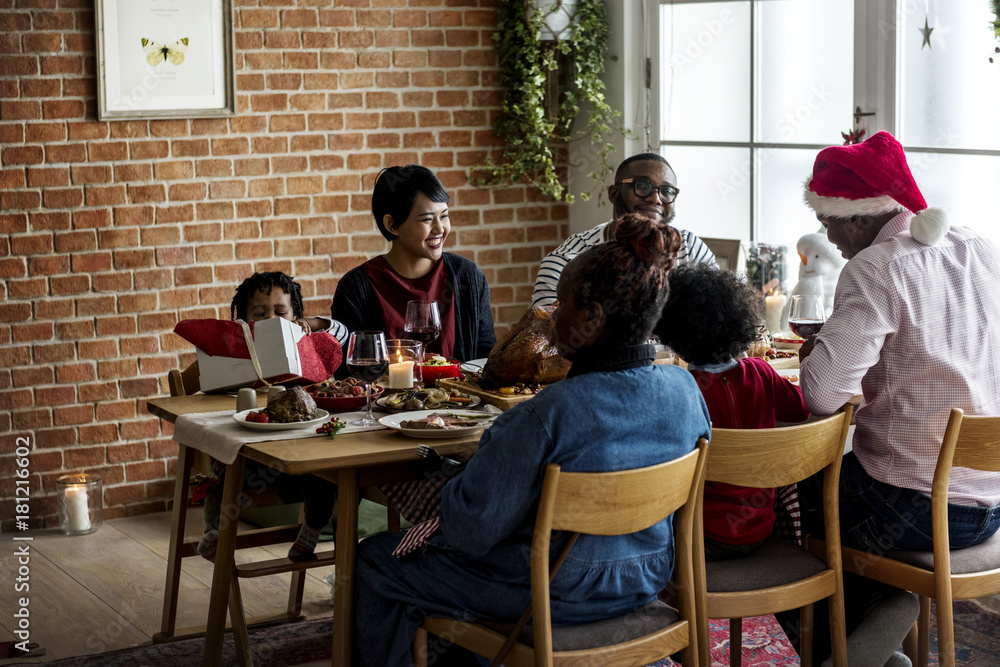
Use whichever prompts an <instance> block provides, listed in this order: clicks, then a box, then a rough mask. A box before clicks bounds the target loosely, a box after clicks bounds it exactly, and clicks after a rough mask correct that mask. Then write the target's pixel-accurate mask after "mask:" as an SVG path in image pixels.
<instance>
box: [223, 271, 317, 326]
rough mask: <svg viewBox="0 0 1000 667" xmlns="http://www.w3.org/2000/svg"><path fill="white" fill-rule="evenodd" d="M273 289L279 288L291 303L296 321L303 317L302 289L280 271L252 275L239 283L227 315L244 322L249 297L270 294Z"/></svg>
mask: <svg viewBox="0 0 1000 667" xmlns="http://www.w3.org/2000/svg"><path fill="white" fill-rule="evenodd" d="M275 287H280V288H281V289H282V290H284V291H285V294H287V295H288V297H289V298H290V299H291V302H292V315H294V316H295V318H296V319H298V318H300V317H302V316H303V313H305V309H304V308H303V307H302V287H301V286H300V285H299V284H298V283H297V282H295V280H294V279H292V277H291V276H286V275H285V274H284V273H282V272H281V271H265V272H264V273H254V274H253V275H252V276H250V277H249V278H247V279H246V280H244V281H243V282H242V283H240V286H239V287H237V288H236V296H234V297H233V302H232V304H230V306H229V315H230V317H232V319H234V320H243V321H246V320H247V319H248V318H247V305H248V304H249V303H250V297H252V296H253V295H254V294H256V293H257V292H265V293H267V294H270V293H271V290H272V289H274V288H275Z"/></svg>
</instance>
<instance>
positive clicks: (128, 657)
mask: <svg viewBox="0 0 1000 667" xmlns="http://www.w3.org/2000/svg"><path fill="white" fill-rule="evenodd" d="M332 623H333V621H332V619H330V618H323V619H317V620H314V621H303V622H301V623H293V624H290V625H279V626H272V627H268V628H260V629H255V630H251V631H250V645H251V647H252V650H253V659H254V664H255V665H259V666H261V667H286V666H292V665H303V664H306V663H309V662H316V661H321V660H329V659H330V648H331V647H330V633H331V632H332ZM935 627H936V620H935V619H934V618H933V614H932V619H931V628H932V634H931V659H930V663H931V664H932V665H936V664H937V662H938V660H937V637H936V635H935V634H934V632H933V628H935ZM709 629H710V635H711V651H712V664H713V665H728V664H729V624H728V622H727V621H724V620H713V621H711V623H710V628H709ZM955 632H956V638H955V639H956V644H957V650H956V655H955V659H956V662H957V663H958V664H960V665H983V666H985V665H998V664H1000V614H997V613H994V612H991V611H990V610H988V609H985V608H983V607H982V606H980V605H978V604H976V603H975V602H971V601H962V602H956V603H955ZM203 645H204V642H203V640H201V639H185V640H180V641H176V642H169V643H166V644H153V645H149V646H139V647H136V648H130V649H123V650H120V651H112V652H110V653H101V654H97V655H89V656H80V657H77V658H67V659H65V660H57V661H54V662H49V663H46V664H48V665H61V666H62V667H134V666H136V665H143V666H148V667H188V666H189V665H196V664H200V663H201V654H202V647H203ZM742 656H743V664H744V665H748V666H749V667H754V666H761V667H762V666H764V665H768V666H774V667H783V666H784V665H798V664H799V658H798V656H797V655H796V654H795V651H794V650H793V649H792V646H791V644H790V643H789V642H788V639H787V638H786V637H785V634H784V632H782V630H781V627H780V626H779V625H778V623H777V621H775V620H774V617H773V616H761V617H759V618H748V619H744V621H743V653H742ZM43 660H44V658H43ZM8 664H10V663H8ZM16 664H21V665H28V664H29V663H16ZM30 664H35V663H30ZM675 664H677V663H673V662H671V661H669V660H665V661H662V662H660V663H657V665H656V666H655V667H668V666H669V665H675ZM222 665H223V666H225V667H230V666H235V665H236V652H235V649H234V647H233V642H232V637H231V635H227V636H226V644H225V650H224V653H223V659H222ZM651 667H652V666H651Z"/></svg>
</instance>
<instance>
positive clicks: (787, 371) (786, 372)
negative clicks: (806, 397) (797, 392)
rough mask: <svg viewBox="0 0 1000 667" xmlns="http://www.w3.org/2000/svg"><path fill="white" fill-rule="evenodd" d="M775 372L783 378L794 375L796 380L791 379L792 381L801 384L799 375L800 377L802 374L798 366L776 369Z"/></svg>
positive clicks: (797, 384) (796, 384)
mask: <svg viewBox="0 0 1000 667" xmlns="http://www.w3.org/2000/svg"><path fill="white" fill-rule="evenodd" d="M775 373H777V374H778V375H780V376H781V377H783V378H792V377H794V378H795V380H791V383H792V384H794V385H795V386H796V387H797V386H799V377H800V375H799V369H798V368H788V369H784V370H780V371H775Z"/></svg>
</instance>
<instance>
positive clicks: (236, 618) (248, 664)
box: [229, 574, 253, 667]
mask: <svg viewBox="0 0 1000 667" xmlns="http://www.w3.org/2000/svg"><path fill="white" fill-rule="evenodd" d="M229 619H230V621H231V623H232V626H233V642H234V643H235V644H236V659H237V661H238V662H239V664H240V667H253V654H251V653H250V636H249V634H248V633H247V619H246V616H244V614H243V596H242V595H241V594H240V580H239V579H238V578H237V577H236V575H235V574H234V575H233V577H232V579H230V580H229Z"/></svg>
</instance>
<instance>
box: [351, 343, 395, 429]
mask: <svg viewBox="0 0 1000 667" xmlns="http://www.w3.org/2000/svg"><path fill="white" fill-rule="evenodd" d="M388 368H389V353H388V350H386V347H385V334H384V333H382V332H381V331H354V332H352V333H351V337H350V339H349V340H348V342H347V370H349V371H350V372H351V375H353V376H354V377H356V378H357V379H358V380H360V381H361V383H362V384H363V385H365V397H366V398H367V400H366V403H367V408H368V410H367V412H366V414H365V416H364V417H362V418H361V419H356V420H354V421H352V422H351V425H352V426H374V425H375V424H378V422H377V421H376V420H375V417H374V415H372V390H371V385H372V382H374V381H375V380H377V379H378V378H379V376H381V375H382V373H385V371H386V370H387V369H388Z"/></svg>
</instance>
